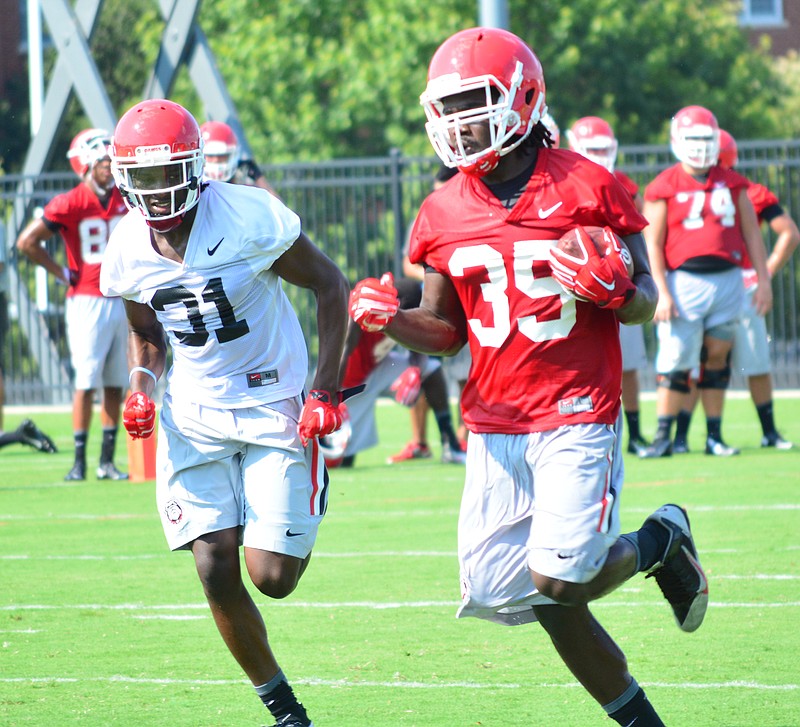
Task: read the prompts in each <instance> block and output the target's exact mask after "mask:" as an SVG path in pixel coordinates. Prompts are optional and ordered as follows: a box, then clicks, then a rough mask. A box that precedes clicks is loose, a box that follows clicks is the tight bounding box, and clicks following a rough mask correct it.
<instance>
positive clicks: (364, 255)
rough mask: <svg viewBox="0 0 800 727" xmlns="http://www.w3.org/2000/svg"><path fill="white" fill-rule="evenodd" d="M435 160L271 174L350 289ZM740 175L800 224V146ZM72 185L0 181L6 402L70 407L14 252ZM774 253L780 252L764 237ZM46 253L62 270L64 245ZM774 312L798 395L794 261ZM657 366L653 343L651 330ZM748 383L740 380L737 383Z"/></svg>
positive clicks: (742, 148) (299, 299)
mask: <svg viewBox="0 0 800 727" xmlns="http://www.w3.org/2000/svg"><path fill="white" fill-rule="evenodd" d="M673 162H674V159H673V158H672V157H671V155H670V152H669V149H668V148H667V147H664V146H628V147H622V148H621V149H620V158H619V163H618V166H619V167H620V169H622V170H623V171H625V172H626V173H628V174H629V175H630V176H631V177H632V178H633V179H634V181H636V182H637V183H638V184H639V185H640V186H641V187H642V188H644V186H645V185H646V184H647V183H648V182H649V181H650V180H651V179H652V178H653V177H654V176H655V175H656V174H657V173H658V172H659V171H661V170H662V169H664V168H666V167H667V166H669V165H670V164H672V163H673ZM437 168H438V162H437V160H436V159H434V158H431V157H424V158H422V157H403V156H401V155H400V154H399V153H392V154H391V155H390V156H388V157H380V158H367V159H348V160H339V161H331V162H322V163H308V164H287V165H270V166H266V167H264V172H265V174H266V176H267V178H268V179H269V180H270V183H271V184H272V185H273V187H274V188H275V190H276V191H277V192H278V194H279V195H280V196H281V198H282V199H283V200H284V202H285V203H286V204H287V205H288V206H289V207H291V208H292V209H294V210H295V211H296V212H297V213H298V214H299V215H300V216H301V218H302V220H303V228H304V230H305V232H306V233H307V234H308V235H309V237H310V238H311V239H312V240H313V241H314V242H315V243H316V244H317V245H319V246H320V247H321V248H322V249H323V250H324V251H325V252H326V254H328V255H329V256H330V257H331V258H332V259H333V260H334V261H335V262H336V263H337V264H338V265H339V267H340V268H341V269H342V270H343V271H344V272H345V274H346V275H347V276H348V277H349V279H350V280H351V281H352V282H355V281H356V280H358V279H359V278H362V277H365V276H368V275H373V276H379V275H380V274H381V273H383V272H384V271H386V270H393V271H394V272H395V273H396V274H401V269H402V250H403V246H404V242H405V238H406V234H407V232H408V228H409V226H410V224H411V223H412V221H413V219H414V215H415V214H416V210H417V209H418V207H419V205H420V203H421V201H422V200H423V199H424V197H425V195H426V194H428V192H429V191H430V189H431V184H432V180H433V175H434V173H435V171H436V169H437ZM738 170H739V171H740V172H742V173H743V174H745V175H747V176H748V177H750V178H751V179H753V180H754V181H757V182H761V183H762V184H765V185H766V186H768V187H769V188H770V189H772V190H773V191H774V192H775V194H776V195H777V196H778V197H779V199H780V200H781V204H782V205H783V207H784V208H785V209H786V211H787V212H788V213H789V214H790V215H792V217H793V218H794V219H795V220H798V219H800V141H760V142H740V143H739V165H738ZM74 185H75V177H74V176H73V175H71V174H67V173H63V174H60V173H49V174H42V175H39V176H37V177H33V178H31V177H27V178H25V177H20V176H13V175H9V176H5V177H0V211H2V214H3V218H4V220H5V230H6V238H7V243H6V244H7V245H8V247H9V248H10V249H9V251H8V273H9V274H8V283H9V284H8V292H7V296H8V301H9V320H10V328H9V331H8V332H7V335H6V345H5V350H4V351H2V352H0V355H2V361H1V362H0V363H2V364H3V369H4V371H5V381H6V402H7V403H9V404H35V403H66V402H68V401H69V400H70V399H71V392H72V384H71V380H70V375H71V372H70V367H69V357H68V354H67V349H66V342H65V325H64V294H65V292H66V291H65V289H64V288H63V287H61V286H59V285H57V284H56V283H55V282H54V280H53V279H52V278H51V277H48V276H46V275H45V274H44V273H43V271H42V270H41V269H39V270H37V269H36V266H34V265H33V264H32V263H30V261H28V260H27V258H24V257H21V256H20V255H19V254H18V253H17V251H16V250H15V249H14V246H13V242H14V240H15V239H16V237H17V235H18V234H19V231H20V230H21V229H22V228H23V227H24V225H25V224H27V222H28V220H29V219H30V218H31V217H32V216H33V215H34V214H35V211H36V209H37V208H40V207H42V206H43V205H44V204H45V203H46V202H47V201H48V200H49V199H51V198H52V197H53V196H54V195H56V194H58V193H60V192H63V191H66V190H68V189H70V188H71V187H73V186H74ZM765 241H766V242H767V246H768V247H771V246H772V244H773V243H774V239H773V235H772V233H771V232H769V231H766V232H765ZM47 244H48V248H49V250H50V252H51V254H52V255H53V256H54V257H55V258H56V259H57V260H61V261H63V262H64V263H66V257H65V254H64V249H63V244H62V242H61V240H60V238H58V237H57V236H56V237H54V238H53V239H52V240H50V241H49V242H48V243H47ZM773 290H774V294H775V307H774V310H773V312H772V313H771V314H770V315H769V316H768V327H769V331H770V335H771V354H772V361H773V372H774V379H775V385H776V387H778V388H787V387H792V388H795V387H798V386H800V321H799V320H798V309H799V308H800V268H799V267H798V264H797V262H796V260H795V259H792V260H791V261H790V262H789V264H788V265H787V266H786V268H785V269H784V270H783V271H781V273H780V274H779V275H778V276H776V278H775V279H774V280H773ZM287 293H288V294H289V296H290V298H291V300H292V303H293V305H294V306H295V308H296V310H297V311H298V315H299V317H300V321H301V324H302V326H303V329H304V331H305V332H306V335H307V340H308V345H309V353H310V358H311V361H312V365H313V362H314V361H315V360H316V324H315V307H314V306H315V304H314V300H313V296H311V295H310V294H309V293H307V292H306V291H303V290H299V289H296V288H293V287H292V286H287ZM645 330H646V340H647V345H648V352H649V354H650V357H651V360H652V358H653V356H654V353H655V341H654V336H653V331H652V327H651V326H646V327H645ZM653 383H654V377H653V373H652V370H650V371H643V372H642V384H643V387H644V388H651V387H652V386H653ZM742 384H743V382H741V381H740V380H738V379H736V378H734V385H735V386H741V385H742Z"/></svg>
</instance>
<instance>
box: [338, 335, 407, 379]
mask: <svg viewBox="0 0 800 727" xmlns="http://www.w3.org/2000/svg"><path fill="white" fill-rule="evenodd" d="M395 345H396V344H395V342H394V341H393V340H392V339H391V338H389V337H388V336H387V335H386V334H385V333H383V332H382V331H361V338H359V339H358V343H357V344H356V347H355V348H354V349H353V352H352V353H351V354H350V357H349V358H348V359H347V365H346V366H345V371H344V378H343V379H342V388H343V389H349V388H350V387H351V386H358V385H359V384H363V383H364V382H365V381H366V380H367V376H369V375H370V374H371V373H372V370H373V369H374V368H375V367H376V366H377V365H378V364H379V363H380V362H381V361H383V359H384V358H386V356H387V355H388V353H389V351H391V350H392V349H393V348H394V347H395Z"/></svg>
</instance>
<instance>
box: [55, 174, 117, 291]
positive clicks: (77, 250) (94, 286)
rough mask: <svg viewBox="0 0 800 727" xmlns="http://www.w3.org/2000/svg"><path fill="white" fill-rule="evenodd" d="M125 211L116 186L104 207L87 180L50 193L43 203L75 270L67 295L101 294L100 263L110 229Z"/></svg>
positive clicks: (70, 264) (72, 268) (68, 261)
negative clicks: (72, 186) (58, 191)
mask: <svg viewBox="0 0 800 727" xmlns="http://www.w3.org/2000/svg"><path fill="white" fill-rule="evenodd" d="M127 211H128V208H127V207H126V206H125V202H123V200H122V197H121V195H120V193H119V190H118V189H117V188H116V187H114V188H113V189H112V190H111V194H110V196H109V200H108V205H107V206H106V207H104V206H103V205H102V204H101V203H100V200H99V199H98V197H97V195H96V194H95V193H94V192H93V191H92V190H91V189H90V188H89V187H88V186H87V185H86V184H79V185H78V186H77V187H75V188H74V189H71V190H70V191H69V192H65V193H64V194H59V195H58V196H56V197H53V199H52V200H50V201H49V202H48V203H47V204H46V205H45V208H44V221H45V223H50V224H49V225H48V227H50V228H51V229H53V225H56V226H57V227H58V232H59V233H60V234H61V237H62V238H63V239H64V244H65V246H66V248H67V265H68V266H69V269H70V270H76V271H77V273H78V282H77V283H75V285H70V287H69V289H68V290H67V296H72V295H94V296H101V295H102V293H101V292H100V264H101V263H102V262H103V254H104V253H105V251H106V245H107V244H108V238H109V236H110V235H111V231H112V230H113V229H114V227H115V226H116V224H117V223H118V222H119V221H120V220H121V219H122V218H123V217H124V216H125V214H126V212H127Z"/></svg>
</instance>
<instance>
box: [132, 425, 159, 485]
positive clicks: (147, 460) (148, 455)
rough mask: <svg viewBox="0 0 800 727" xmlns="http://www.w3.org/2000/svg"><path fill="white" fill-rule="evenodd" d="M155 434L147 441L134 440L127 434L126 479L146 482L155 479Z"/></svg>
mask: <svg viewBox="0 0 800 727" xmlns="http://www.w3.org/2000/svg"><path fill="white" fill-rule="evenodd" d="M157 439H158V438H157V436H156V432H153V433H152V434H151V435H150V436H149V437H147V439H134V438H133V437H132V436H131V435H130V434H128V479H129V480H130V481H131V482H147V481H148V480H154V479H155V478H156V441H157Z"/></svg>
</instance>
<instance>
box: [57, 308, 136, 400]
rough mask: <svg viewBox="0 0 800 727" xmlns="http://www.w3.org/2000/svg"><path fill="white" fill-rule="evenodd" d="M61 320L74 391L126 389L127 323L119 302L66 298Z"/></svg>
mask: <svg viewBox="0 0 800 727" xmlns="http://www.w3.org/2000/svg"><path fill="white" fill-rule="evenodd" d="M65 319H66V323H67V344H68V345H69V353H70V360H71V362H72V368H73V370H74V372H75V384H74V385H75V388H76V389H78V390H79V391H87V390H89V389H99V388H102V387H117V388H120V389H127V388H128V320H127V318H126V316H125V304H124V303H123V302H122V298H105V297H103V296H99V295H73V296H70V297H69V298H67V302H66V309H65Z"/></svg>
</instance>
